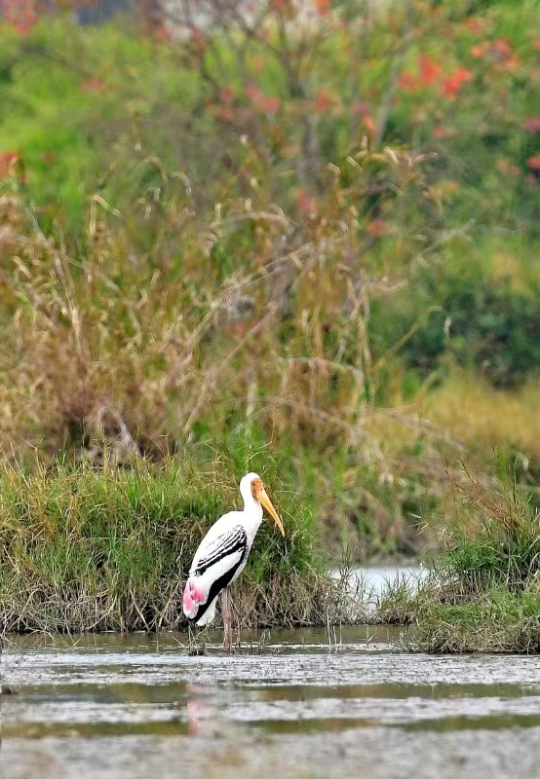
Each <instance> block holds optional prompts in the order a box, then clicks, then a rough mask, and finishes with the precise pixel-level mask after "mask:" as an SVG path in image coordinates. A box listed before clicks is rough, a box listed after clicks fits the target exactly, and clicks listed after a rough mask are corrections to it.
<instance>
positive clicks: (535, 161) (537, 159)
mask: <svg viewBox="0 0 540 779" xmlns="http://www.w3.org/2000/svg"><path fill="white" fill-rule="evenodd" d="M527 167H529V168H530V169H531V170H540V154H533V156H532V157H529V159H528V160H527Z"/></svg>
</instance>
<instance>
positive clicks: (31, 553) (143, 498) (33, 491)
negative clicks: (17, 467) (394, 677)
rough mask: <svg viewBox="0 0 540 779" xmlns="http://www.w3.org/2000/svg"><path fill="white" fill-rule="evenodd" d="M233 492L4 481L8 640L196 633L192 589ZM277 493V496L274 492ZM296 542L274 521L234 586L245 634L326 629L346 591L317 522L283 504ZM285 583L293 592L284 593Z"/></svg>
mask: <svg viewBox="0 0 540 779" xmlns="http://www.w3.org/2000/svg"><path fill="white" fill-rule="evenodd" d="M233 487H234V484H233V485H229V484H224V483H223V482H221V481H219V480H218V479H217V478H216V475H215V474H214V475H213V476H212V475H211V474H207V475H201V474H196V473H194V472H193V469H192V468H190V467H189V466H186V465H183V464H179V463H169V464H168V465H167V467H165V468H160V469H157V470H156V469H153V470H152V469H144V468H142V467H139V469H138V470H133V471H130V470H123V471H116V470H104V471H93V470H91V469H89V468H84V469H82V470H79V471H73V470H70V469H62V468H61V469H59V470H57V471H55V472H51V471H49V472H47V471H40V472H37V473H34V474H32V475H25V474H23V473H21V472H15V471H8V472H5V473H4V474H3V475H2V476H0V631H1V632H26V631H36V630H37V631H46V632H62V633H66V632H69V633H76V632H85V631H105V630H116V631H126V630H148V631H153V630H159V629H173V628H174V629H178V628H180V629H181V628H184V627H186V621H185V619H184V616H183V614H182V610H181V597H182V588H183V584H184V582H185V578H186V574H187V571H188V569H189V565H190V563H191V559H192V556H193V553H194V551H195V549H196V547H197V545H198V543H199V541H200V539H201V538H202V536H203V535H204V533H205V532H206V530H207V529H208V527H209V526H210V524H212V523H213V522H214V521H215V519H216V518H217V517H218V516H219V515H220V514H221V513H224V511H225V510H227V508H230V507H231V506H233V505H238V504H239V498H238V496H237V495H235V494H234V489H233ZM270 489H271V487H270V486H269V490H270ZM276 504H277V505H279V508H280V511H281V512H282V516H283V517H284V522H285V526H286V529H287V535H286V537H285V539H283V540H282V539H281V537H280V538H278V537H277V535H276V534H275V533H273V532H272V528H271V527H270V526H269V524H267V523H264V524H263V526H262V527H261V530H260V532H259V534H258V537H257V539H256V545H255V548H254V552H253V553H252V555H251V557H250V561H249V563H248V566H247V568H246V570H245V572H244V574H243V575H242V577H241V578H240V580H239V581H238V583H237V584H236V585H235V587H234V604H235V607H236V611H237V618H238V619H239V622H240V624H241V626H245V627H247V626H255V625H257V626H259V625H269V624H272V625H279V626H288V625H311V624H324V622H325V620H326V613H327V610H328V609H329V608H330V606H331V601H332V598H333V597H334V595H335V593H334V590H333V585H332V584H331V582H330V580H329V579H328V577H327V576H326V575H325V573H324V569H323V567H322V563H321V559H320V557H319V555H318V553H317V552H316V550H315V545H314V534H313V529H312V527H311V522H310V518H309V516H307V515H306V514H305V513H304V514H303V513H302V512H298V511H296V512H295V514H294V515H293V514H292V513H291V512H290V511H289V510H288V506H287V500H285V499H282V498H281V496H279V495H278V497H277V498H276ZM285 584H286V586H285Z"/></svg>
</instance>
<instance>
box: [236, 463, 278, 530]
mask: <svg viewBox="0 0 540 779" xmlns="http://www.w3.org/2000/svg"><path fill="white" fill-rule="evenodd" d="M240 492H241V493H242V496H243V497H244V499H245V496H246V495H251V497H252V498H255V500H256V501H257V502H258V503H260V504H261V506H262V507H263V508H265V509H266V510H267V511H268V513H269V514H270V516H271V517H272V519H273V520H274V522H275V523H276V525H277V526H278V528H279V530H280V532H281V535H282V536H284V535H285V530H284V528H283V522H282V521H281V519H280V518H279V516H278V514H277V511H276V510H275V508H274V507H273V506H272V501H271V500H270V498H269V497H268V495H267V494H266V490H265V489H264V484H263V483H262V479H261V477H260V476H259V475H258V474H257V473H247V474H246V475H245V476H244V477H243V479H242V480H241V482H240Z"/></svg>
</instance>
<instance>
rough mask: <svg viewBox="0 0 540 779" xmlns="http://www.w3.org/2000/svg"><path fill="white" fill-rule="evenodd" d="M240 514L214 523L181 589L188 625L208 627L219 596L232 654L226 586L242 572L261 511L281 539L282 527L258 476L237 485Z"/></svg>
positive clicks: (248, 476)
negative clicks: (220, 595) (270, 520)
mask: <svg viewBox="0 0 540 779" xmlns="http://www.w3.org/2000/svg"><path fill="white" fill-rule="evenodd" d="M240 494H241V495H242V498H243V499H244V510H243V511H229V512H228V513H227V514H224V515H223V516H222V517H220V518H219V519H218V520H217V522H215V523H214V524H213V525H212V527H211V528H210V530H209V531H208V533H207V534H206V535H205V537H204V538H203V540H202V541H201V543H200V545H199V548H198V549H197V551H196V553H195V557H194V558H193V562H192V564H191V568H190V571H189V577H188V580H187V582H186V587H185V589H184V598H183V608H184V614H185V615H186V617H187V618H188V620H189V622H190V623H191V624H196V625H198V626H199V627H202V626H204V625H209V624H210V622H212V620H213V619H214V617H215V615H216V603H217V599H218V596H219V594H220V593H223V594H222V598H221V611H222V616H223V629H224V642H223V645H224V647H225V650H226V651H227V652H229V653H230V652H232V643H233V638H232V621H231V609H230V596H229V585H231V584H232V582H234V580H235V579H237V578H238V577H239V576H240V574H241V573H242V571H243V570H244V568H245V565H246V562H247V559H248V556H249V553H250V551H251V547H252V546H253V541H254V540H255V536H256V535H257V531H258V529H259V527H260V524H261V522H262V519H263V507H264V508H265V509H266V510H267V512H268V513H269V514H270V516H271V517H272V519H273V520H274V522H275V523H276V525H277V526H278V528H279V529H280V531H281V534H282V535H285V530H284V529H283V523H282V522H281V519H280V518H279V516H278V515H277V512H276V510H275V509H274V507H273V506H272V502H271V501H270V498H269V497H268V495H267V494H266V491H265V489H264V485H263V483H262V480H261V478H260V476H258V475H257V474H256V473H248V474H246V475H245V476H244V477H243V478H242V480H241V481H240Z"/></svg>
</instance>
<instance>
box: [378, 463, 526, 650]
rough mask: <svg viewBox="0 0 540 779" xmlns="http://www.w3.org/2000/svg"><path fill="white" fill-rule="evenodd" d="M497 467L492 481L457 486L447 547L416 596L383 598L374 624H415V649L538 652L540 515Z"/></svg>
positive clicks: (396, 592)
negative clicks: (495, 475) (497, 475)
mask: <svg viewBox="0 0 540 779" xmlns="http://www.w3.org/2000/svg"><path fill="white" fill-rule="evenodd" d="M499 465H500V466H501V465H502V466H503V467H500V469H499V478H498V480H497V481H496V480H494V479H492V480H490V481H489V482H487V483H486V482H483V483H480V482H478V481H476V480H475V479H472V480H471V479H470V478H468V479H466V480H464V481H463V482H462V484H461V485H460V486H459V487H458V490H457V492H458V496H457V498H456V503H455V513H454V517H453V519H452V521H451V522H450V523H449V527H448V535H447V538H446V544H445V546H446V549H445V550H444V551H443V552H442V553H440V554H439V555H437V556H436V557H435V561H434V567H433V571H432V574H431V576H430V578H429V579H428V580H427V581H426V582H423V583H422V585H421V586H420V588H419V590H418V592H416V593H415V592H413V591H412V590H411V589H410V588H403V587H395V588H393V590H392V591H389V592H388V593H387V594H386V596H385V597H384V599H383V602H382V604H381V609H380V613H379V618H380V619H381V620H382V621H383V622H390V623H392V622H399V623H405V624H410V625H414V631H413V633H412V639H411V646H412V647H413V648H416V649H419V650H421V651H427V652H438V653H467V652H519V653H527V654H537V653H539V652H540V616H539V615H540V589H539V582H540V515H539V513H538V509H537V508H535V507H534V505H533V504H532V503H531V500H530V499H529V498H527V496H526V494H525V495H524V494H523V490H522V489H520V488H519V486H518V485H517V484H516V481H515V474H513V473H512V472H511V470H510V471H509V470H508V464H507V463H505V462H504V461H502V463H501V462H500V463H499ZM505 470H506V472H505Z"/></svg>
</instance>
